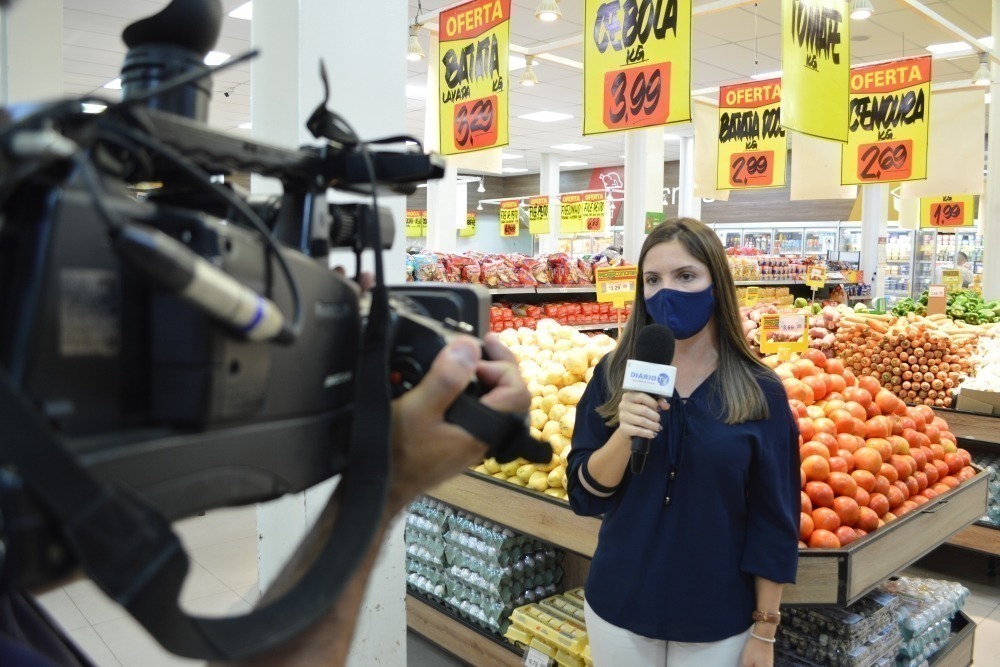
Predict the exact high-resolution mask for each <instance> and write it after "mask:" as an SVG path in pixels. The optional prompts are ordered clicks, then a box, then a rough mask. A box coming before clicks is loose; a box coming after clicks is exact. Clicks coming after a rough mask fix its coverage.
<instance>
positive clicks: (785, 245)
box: [774, 229, 802, 257]
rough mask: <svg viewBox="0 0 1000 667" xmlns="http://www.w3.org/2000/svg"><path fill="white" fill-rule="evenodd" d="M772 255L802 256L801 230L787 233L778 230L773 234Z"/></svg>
mask: <svg viewBox="0 0 1000 667" xmlns="http://www.w3.org/2000/svg"><path fill="white" fill-rule="evenodd" d="M774 254H776V255H794V256H796V257H801V256H802V230H801V229H795V230H791V231H787V230H784V229H778V230H775V232H774Z"/></svg>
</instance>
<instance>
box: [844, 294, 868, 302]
mask: <svg viewBox="0 0 1000 667" xmlns="http://www.w3.org/2000/svg"><path fill="white" fill-rule="evenodd" d="M871 299H872V295H871V294H867V295H865V296H849V297H847V300H848V301H870V300H871Z"/></svg>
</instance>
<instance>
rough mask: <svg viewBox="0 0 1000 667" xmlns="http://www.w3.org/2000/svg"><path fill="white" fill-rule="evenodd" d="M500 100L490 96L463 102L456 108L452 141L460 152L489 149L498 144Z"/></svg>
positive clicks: (452, 127)
mask: <svg viewBox="0 0 1000 667" xmlns="http://www.w3.org/2000/svg"><path fill="white" fill-rule="evenodd" d="M497 107H498V100H497V96H496V95H490V96H489V97H485V98H483V99H479V100H470V101H468V102H463V103H462V104H459V105H457V106H456V107H455V116H454V122H453V123H452V126H451V129H452V135H453V136H452V140H453V142H454V144H455V146H456V147H458V148H459V150H468V149H469V148H472V147H480V148H483V147H488V146H493V145H495V144H496V143H497V136H498V134H499V131H500V129H499V119H498V118H497V117H496V110H497Z"/></svg>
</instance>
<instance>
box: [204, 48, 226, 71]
mask: <svg viewBox="0 0 1000 667" xmlns="http://www.w3.org/2000/svg"><path fill="white" fill-rule="evenodd" d="M230 58H232V56H231V55H229V54H228V53H223V52H222V51H209V52H208V54H207V55H206V56H205V64H206V65H208V66H209V67H215V66H216V65H221V64H222V63H224V62H226V61H227V60H229V59H230Z"/></svg>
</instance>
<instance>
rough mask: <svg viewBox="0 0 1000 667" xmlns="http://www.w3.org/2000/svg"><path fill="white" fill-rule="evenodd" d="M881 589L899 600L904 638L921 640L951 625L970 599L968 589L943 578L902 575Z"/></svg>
mask: <svg viewBox="0 0 1000 667" xmlns="http://www.w3.org/2000/svg"><path fill="white" fill-rule="evenodd" d="M880 588H881V589H882V590H884V591H887V592H889V593H891V594H894V595H896V596H897V597H898V598H899V603H900V604H899V606H898V607H897V609H896V610H895V612H894V615H895V618H896V621H897V623H898V624H899V627H900V631H901V632H902V634H903V639H906V640H909V639H911V638H913V637H918V636H920V635H921V634H922V633H924V632H926V631H927V630H928V629H930V628H931V627H933V626H935V625H936V624H938V623H941V622H945V623H947V624H949V626H950V624H951V620H952V619H953V618H954V617H955V614H957V613H958V612H959V611H960V610H961V609H962V606H963V605H964V604H965V601H966V600H967V599H968V598H969V589H968V588H966V587H965V586H963V585H961V584H959V583H956V582H953V581H945V580H942V579H925V578H920V577H908V576H900V577H896V578H894V579H890V580H889V581H887V582H885V583H883V584H882V585H881V586H880Z"/></svg>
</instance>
